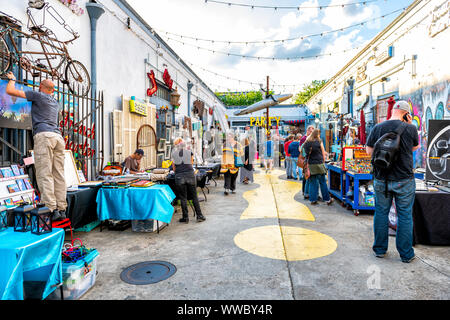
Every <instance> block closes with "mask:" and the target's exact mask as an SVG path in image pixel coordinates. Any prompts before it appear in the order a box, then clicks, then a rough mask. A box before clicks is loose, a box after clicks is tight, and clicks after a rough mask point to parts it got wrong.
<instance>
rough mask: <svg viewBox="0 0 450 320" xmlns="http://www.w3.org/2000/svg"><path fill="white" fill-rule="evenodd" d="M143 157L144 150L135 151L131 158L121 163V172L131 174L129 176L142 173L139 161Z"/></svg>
mask: <svg viewBox="0 0 450 320" xmlns="http://www.w3.org/2000/svg"><path fill="white" fill-rule="evenodd" d="M143 156H144V150H142V149H136V151H135V152H134V153H133V154H132V155H131V156H128V157H127V158H126V159H125V161H124V162H123V163H122V167H123V172H124V173H131V174H136V173H140V172H143V171H142V170H141V169H140V166H141V159H142V157H143Z"/></svg>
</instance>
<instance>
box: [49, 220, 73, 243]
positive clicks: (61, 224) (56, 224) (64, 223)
mask: <svg viewBox="0 0 450 320" xmlns="http://www.w3.org/2000/svg"><path fill="white" fill-rule="evenodd" d="M52 228H70V243H71V244H72V245H73V232H72V223H71V222H70V219H69V218H66V219H63V220H59V221H53V222H52Z"/></svg>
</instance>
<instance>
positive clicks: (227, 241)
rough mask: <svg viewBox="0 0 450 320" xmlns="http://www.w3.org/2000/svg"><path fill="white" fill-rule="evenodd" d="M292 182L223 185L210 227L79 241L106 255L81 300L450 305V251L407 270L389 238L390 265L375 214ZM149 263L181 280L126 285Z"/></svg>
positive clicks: (212, 199)
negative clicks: (128, 275) (378, 242)
mask: <svg viewBox="0 0 450 320" xmlns="http://www.w3.org/2000/svg"><path fill="white" fill-rule="evenodd" d="M285 177H286V176H285V175H284V174H283V172H281V171H277V170H274V171H273V173H272V174H270V175H265V173H264V172H260V173H259V174H257V175H255V183H254V184H250V185H243V184H239V183H238V187H237V193H236V194H230V195H228V196H225V195H224V194H223V180H219V181H218V186H217V187H214V186H211V187H210V190H211V193H210V194H209V195H208V201H207V202H201V207H202V210H203V214H204V215H205V216H206V218H207V220H206V221H205V222H202V223H197V222H196V221H195V219H193V217H192V212H191V222H190V223H189V224H187V225H186V224H180V223H178V219H179V218H180V217H181V211H180V208H178V210H177V213H175V215H174V217H173V220H172V223H171V224H170V226H169V227H166V228H165V229H163V230H162V231H161V232H160V233H159V234H156V233H151V234H147V233H135V232H132V231H131V229H128V230H126V231H123V232H118V231H109V230H103V232H100V231H99V228H96V229H94V230H93V231H91V232H89V233H83V232H77V233H75V234H74V237H79V238H81V239H82V241H83V243H84V244H85V245H86V246H87V247H94V248H97V250H98V251H99V253H100V256H99V258H98V270H99V274H98V276H97V282H96V285H95V286H94V287H93V288H92V289H91V290H90V291H89V292H88V293H87V294H86V295H84V296H83V298H82V299H84V300H102V299H108V300H110V299H118V300H123V299H188V300H190V299H195V300H196V299H206V300H209V299H223V300H228V299H238V300H240V299H257V300H267V299H269V300H279V299H282V300H290V299H299V300H305V299H449V298H450V262H449V259H448V258H449V256H450V247H434V246H421V245H417V246H416V247H415V251H416V255H417V259H416V260H415V261H413V262H412V263H410V264H404V263H402V262H401V261H400V258H399V256H398V253H397V251H396V249H395V237H390V243H389V251H388V255H387V257H386V258H384V259H379V258H376V257H374V256H373V255H372V250H371V245H372V241H373V233H372V217H373V216H372V214H364V213H361V214H360V215H359V216H357V217H356V216H354V215H353V213H352V212H351V211H347V210H346V209H344V208H342V207H341V206H340V205H339V204H338V203H336V202H335V203H334V204H333V205H332V206H331V207H329V206H327V205H326V204H325V203H323V202H321V203H320V205H319V206H310V205H309V202H308V201H305V200H303V196H302V194H301V189H300V188H299V186H301V184H300V183H299V182H294V181H292V180H289V181H287V180H285ZM199 197H200V198H202V197H203V196H202V195H200V196H199ZM291 201H292V202H291ZM289 203H290V204H289ZM261 204H263V205H262V207H261ZM258 207H259V209H258ZM291 207H292V208H293V210H290V208H291ZM265 208H268V209H265ZM274 208H275V209H274ZM190 210H191V209H190ZM274 210H275V212H274ZM290 211H292V212H290ZM264 227H265V228H266V229H261V228H264ZM255 229H257V230H263V232H259V234H258V232H256V233H255V232H253V231H252V230H255ZM264 230H265V232H264ZM238 235H241V238H242V239H243V240H242V239H241V241H239V236H238ZM242 235H243V236H242ZM236 239H237V240H236ZM324 239H325V240H324ZM263 243H264V244H265V245H263ZM333 243H335V244H336V245H335V246H334V247H333ZM267 248H270V249H271V250H267ZM320 250H322V251H320ZM319 251H320V252H322V254H317V253H318V252H319ZM274 252H275V254H274ZM280 252H281V254H279V253H280ZM150 260H163V261H167V262H170V263H173V264H174V265H175V266H176V267H177V272H176V273H175V274H174V275H173V276H172V277H171V278H169V279H167V280H165V281H162V282H159V283H156V284H150V285H143V286H136V285H130V284H127V283H125V282H123V281H122V280H121V279H120V273H121V272H122V270H123V269H124V268H126V267H128V266H130V265H132V264H135V263H138V262H143V261H150Z"/></svg>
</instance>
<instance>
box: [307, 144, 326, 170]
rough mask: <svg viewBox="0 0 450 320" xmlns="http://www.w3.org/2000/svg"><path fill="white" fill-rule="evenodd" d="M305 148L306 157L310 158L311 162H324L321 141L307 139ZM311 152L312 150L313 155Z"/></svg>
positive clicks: (309, 161)
mask: <svg viewBox="0 0 450 320" xmlns="http://www.w3.org/2000/svg"><path fill="white" fill-rule="evenodd" d="M311 148H312V149H311ZM303 149H304V150H305V153H306V159H308V163H309V164H321V163H324V161H323V153H322V148H321V147H320V142H319V141H307V142H305V143H304V144H303ZM309 152H311V155H309Z"/></svg>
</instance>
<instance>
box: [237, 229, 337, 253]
mask: <svg viewBox="0 0 450 320" xmlns="http://www.w3.org/2000/svg"><path fill="white" fill-rule="evenodd" d="M234 243H235V244H236V245H237V246H238V247H239V248H241V249H243V250H245V251H248V252H250V253H253V254H255V255H257V256H260V257H264V258H270V259H278V260H288V261H300V260H312V259H316V258H320V257H324V256H327V255H329V254H332V253H333V252H334V251H335V250H336V248H337V243H336V241H335V240H334V239H333V238H331V237H330V236H327V235H326V234H323V233H320V232H318V231H314V230H309V229H304V228H298V227H284V226H281V227H280V226H278V225H274V226H263V227H257V228H252V229H247V230H244V231H242V232H240V233H238V234H237V235H236V236H235V237H234Z"/></svg>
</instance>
